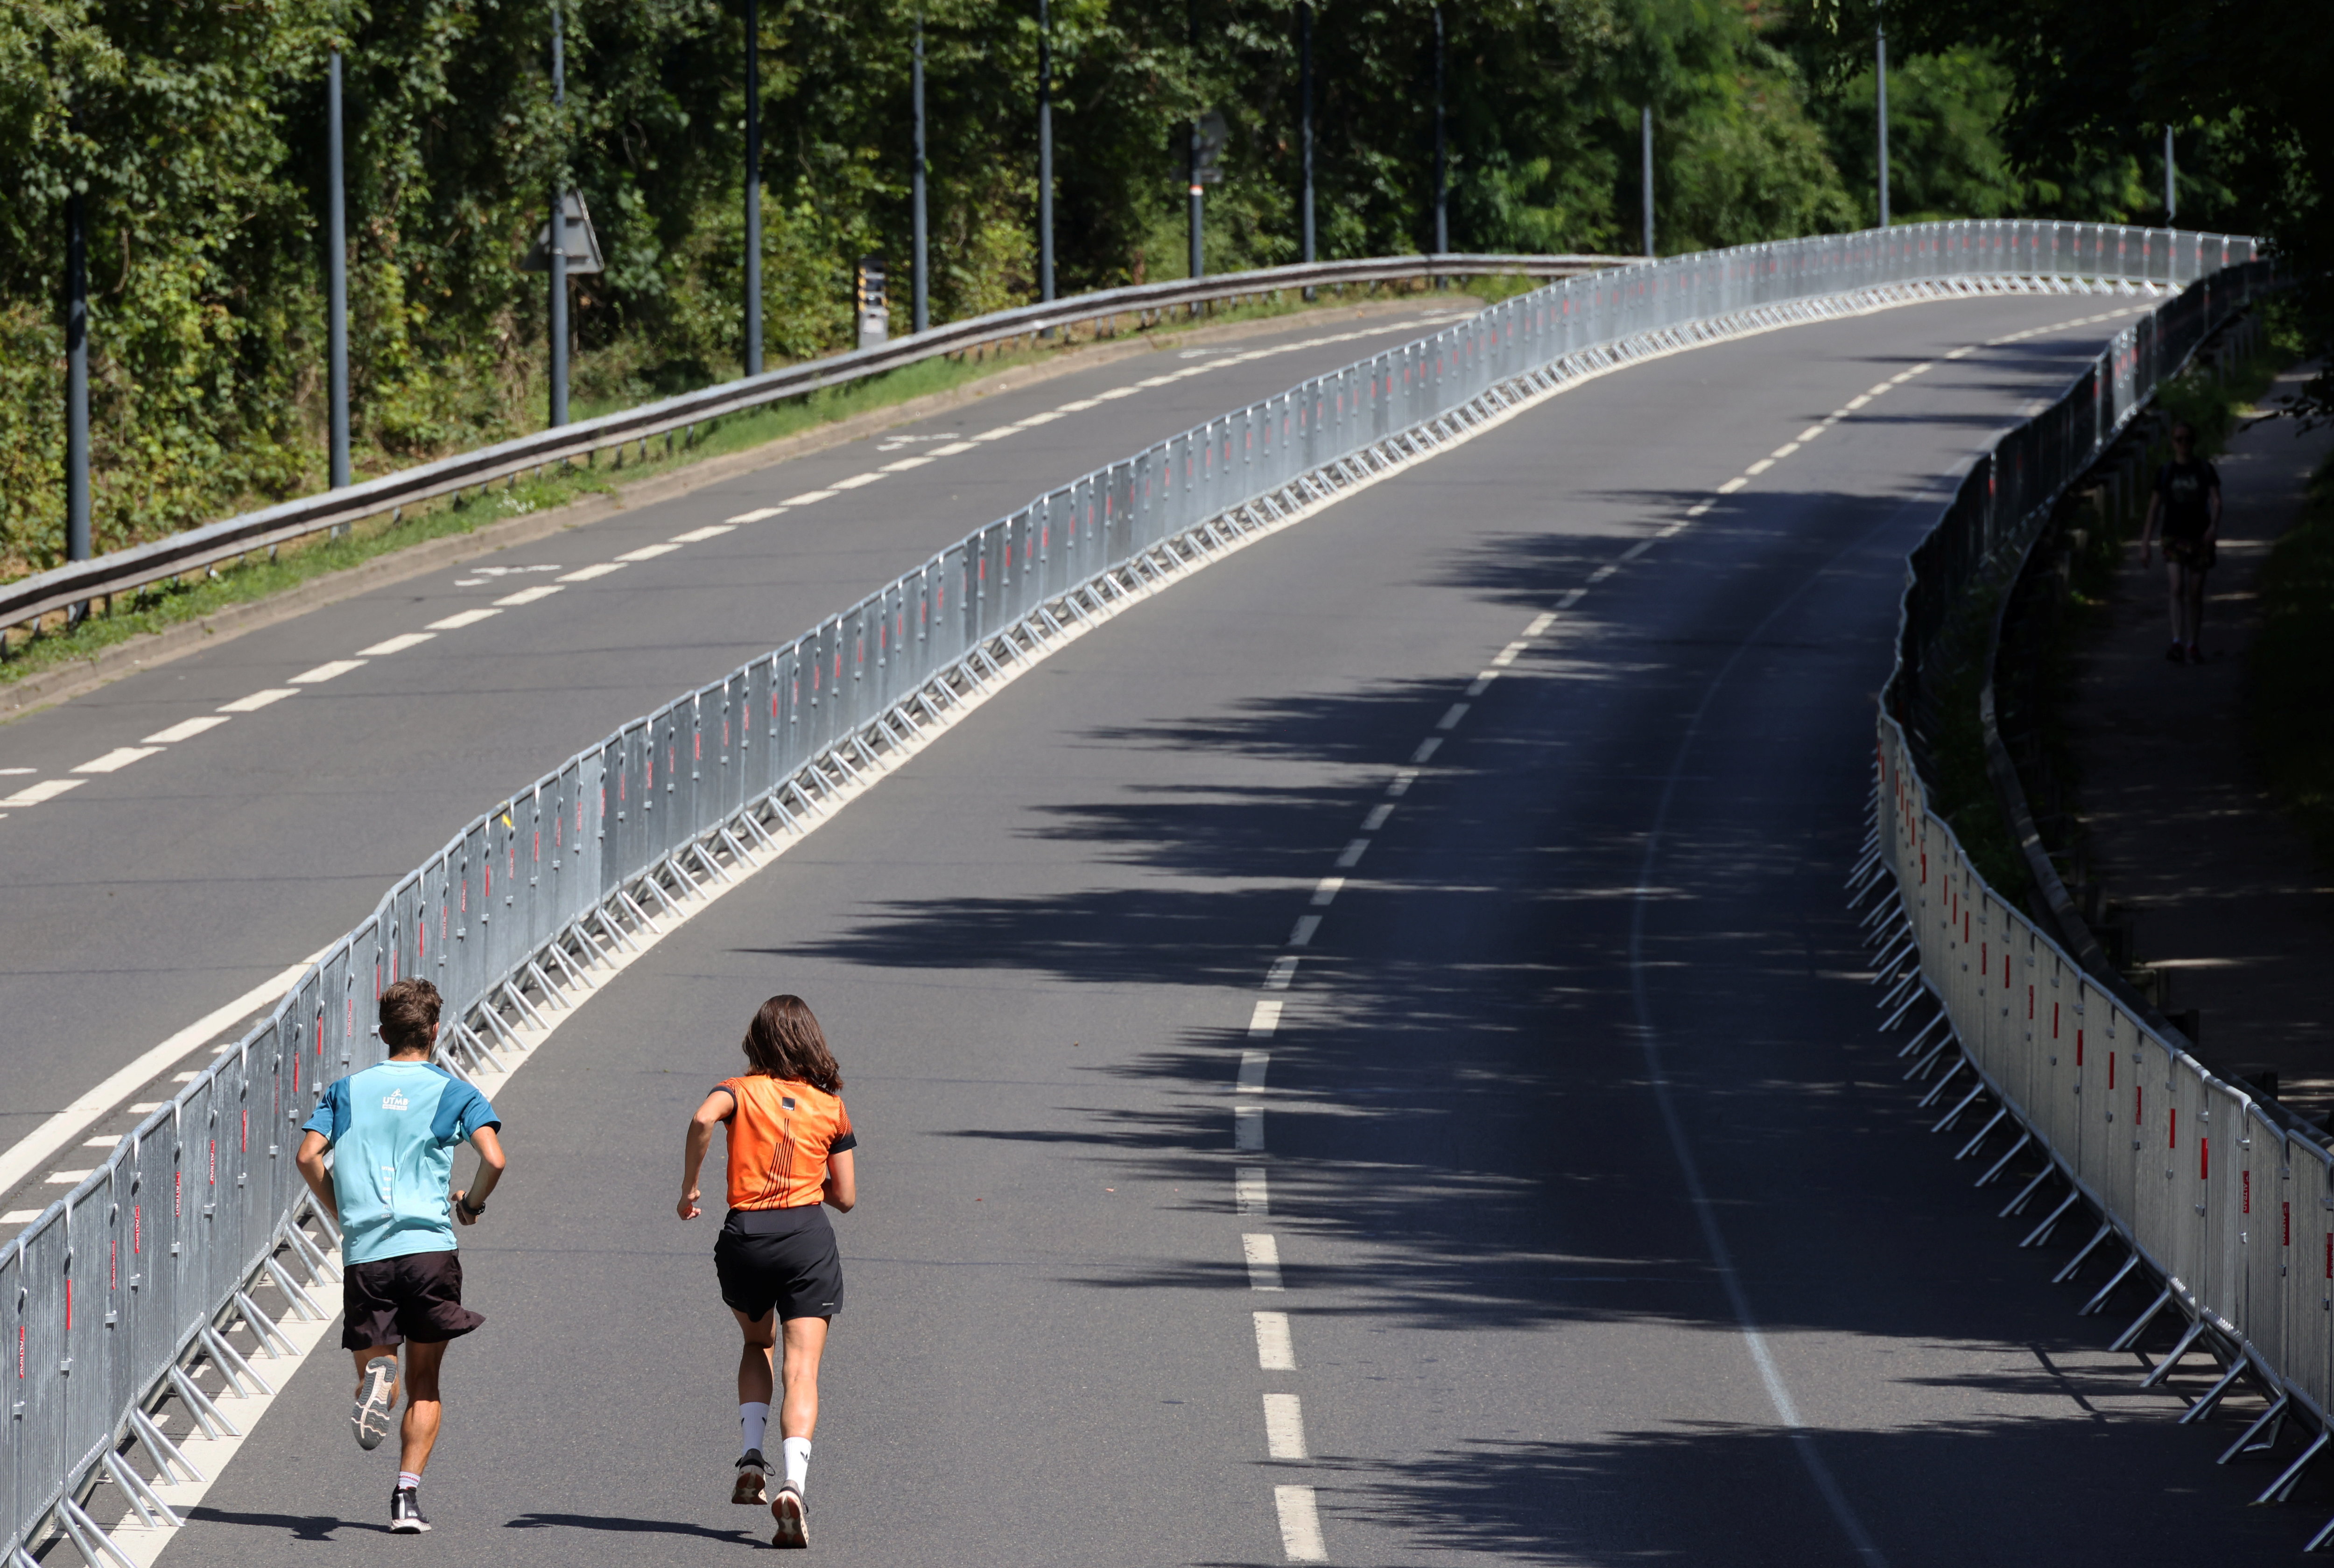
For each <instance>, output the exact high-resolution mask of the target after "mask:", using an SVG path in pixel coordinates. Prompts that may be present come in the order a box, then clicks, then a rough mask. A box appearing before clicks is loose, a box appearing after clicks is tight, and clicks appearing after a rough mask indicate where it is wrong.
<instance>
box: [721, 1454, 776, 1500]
mask: <svg viewBox="0 0 2334 1568" xmlns="http://www.w3.org/2000/svg"><path fill="white" fill-rule="evenodd" d="M769 1478H770V1466H769V1461H767V1460H766V1459H764V1458H763V1457H762V1450H761V1449H759V1448H748V1449H747V1450H746V1453H745V1457H743V1458H740V1459H739V1460H738V1484H737V1485H736V1486H732V1487H731V1488H730V1489H729V1500H730V1501H731V1502H732V1503H745V1504H749V1505H752V1506H754V1507H757V1508H758V1507H760V1506H761V1505H762V1485H763V1483H764V1482H766V1481H767V1480H768V1479H769Z"/></svg>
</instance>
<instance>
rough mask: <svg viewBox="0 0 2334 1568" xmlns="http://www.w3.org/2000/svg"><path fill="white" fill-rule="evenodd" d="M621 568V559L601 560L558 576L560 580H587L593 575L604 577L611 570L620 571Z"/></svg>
mask: <svg viewBox="0 0 2334 1568" xmlns="http://www.w3.org/2000/svg"><path fill="white" fill-rule="evenodd" d="M623 569H624V563H622V562H621V561H603V562H601V563H599V564H598V565H597V566H579V567H577V568H576V569H575V570H574V571H573V572H568V573H567V574H566V575H564V576H563V577H562V578H560V580H559V581H561V582H591V581H592V580H593V578H595V577H605V576H606V575H608V573H609V572H622V570H623Z"/></svg>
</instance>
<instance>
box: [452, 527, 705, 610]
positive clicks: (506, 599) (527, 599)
mask: <svg viewBox="0 0 2334 1568" xmlns="http://www.w3.org/2000/svg"><path fill="white" fill-rule="evenodd" d="M723 532H725V533H726V532H728V530H726V529H725V530H723ZM557 592H560V587H559V584H558V583H556V582H545V583H540V584H538V585H536V586H535V587H533V588H522V589H520V590H519V591H518V592H516V593H506V594H504V595H503V596H502V597H501V598H500V599H497V600H496V601H495V603H496V604H497V606H498V607H500V608H501V609H504V610H516V609H517V608H518V607H519V606H520V605H522V604H533V603H535V601H538V600H543V599H548V598H550V597H551V596H552V595H553V594H555V593H557Z"/></svg>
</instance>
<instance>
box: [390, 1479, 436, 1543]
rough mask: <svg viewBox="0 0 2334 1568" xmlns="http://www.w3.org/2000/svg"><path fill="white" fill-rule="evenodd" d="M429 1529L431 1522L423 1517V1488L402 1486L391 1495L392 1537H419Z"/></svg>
mask: <svg viewBox="0 0 2334 1568" xmlns="http://www.w3.org/2000/svg"><path fill="white" fill-rule="evenodd" d="M428 1528H429V1520H427V1519H425V1518H423V1517H422V1516H421V1488H420V1487H419V1486H400V1487H399V1488H398V1489H397V1490H396V1491H394V1492H391V1494H390V1495H389V1533H390V1534H392V1535H419V1534H421V1533H422V1532H423V1531H424V1530H427V1529H428Z"/></svg>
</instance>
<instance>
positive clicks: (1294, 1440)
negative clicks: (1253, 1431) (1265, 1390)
mask: <svg viewBox="0 0 2334 1568" xmlns="http://www.w3.org/2000/svg"><path fill="white" fill-rule="evenodd" d="M1264 1448H1265V1452H1266V1453H1268V1454H1269V1455H1271V1456H1272V1457H1274V1458H1276V1459H1302V1458H1304V1457H1307V1456H1306V1453H1305V1409H1304V1407H1303V1406H1302V1405H1301V1404H1299V1403H1298V1402H1297V1396H1296V1395H1295V1394H1267V1395H1265V1396H1264Z"/></svg>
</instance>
